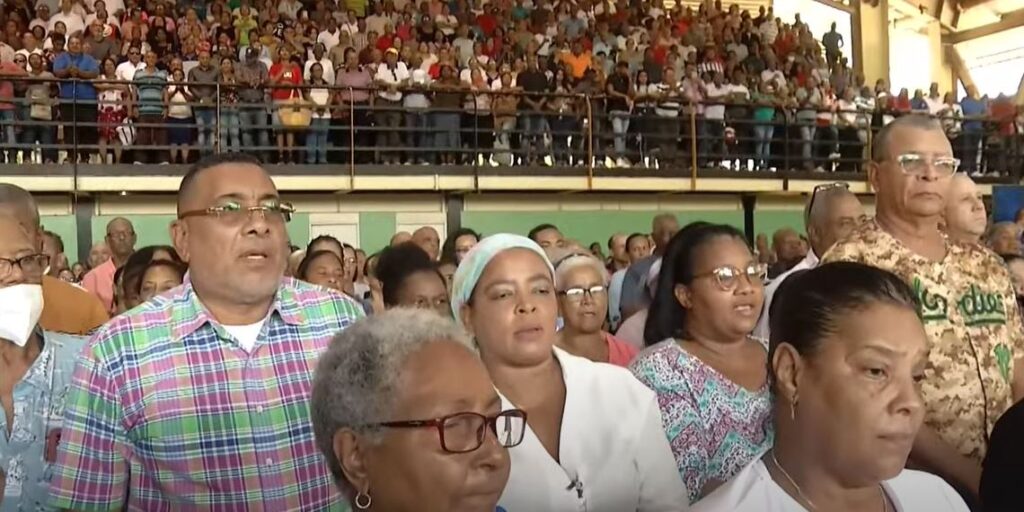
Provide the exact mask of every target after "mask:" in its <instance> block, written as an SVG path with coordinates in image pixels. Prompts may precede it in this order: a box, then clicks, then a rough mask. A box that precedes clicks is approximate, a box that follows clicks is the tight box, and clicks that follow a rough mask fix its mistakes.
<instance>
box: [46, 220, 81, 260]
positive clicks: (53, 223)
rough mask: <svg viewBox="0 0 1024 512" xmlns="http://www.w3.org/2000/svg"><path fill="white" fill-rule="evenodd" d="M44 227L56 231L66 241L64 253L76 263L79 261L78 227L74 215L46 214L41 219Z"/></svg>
mask: <svg viewBox="0 0 1024 512" xmlns="http://www.w3.org/2000/svg"><path fill="white" fill-rule="evenodd" d="M39 220H40V223H41V224H42V225H43V229H45V230H47V231H51V232H53V233H56V234H57V236H59V237H60V239H61V241H62V242H64V254H65V255H66V256H67V257H68V260H69V261H70V262H71V263H72V264H74V263H75V262H76V261H78V228H77V226H76V225H75V216H74V215H44V216H43V217H42V218H40V219H39Z"/></svg>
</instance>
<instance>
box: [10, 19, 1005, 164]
mask: <svg viewBox="0 0 1024 512" xmlns="http://www.w3.org/2000/svg"><path fill="white" fill-rule="evenodd" d="M108 2H109V5H108ZM673 4H674V5H673V6H672V7H671V8H666V7H665V2H663V0H654V1H651V0H636V1H630V2H627V1H625V0H619V1H612V0H599V1H597V0H593V1H592V0H559V1H552V0H515V1H511V0H505V1H492V2H482V1H480V0H459V1H452V2H441V1H436V0H435V1H428V2H421V3H416V2H410V1H408V0H388V1H384V2H379V1H367V0H347V1H345V2H342V3H341V4H338V3H336V1H335V0H323V1H315V2H314V1H307V2H300V1H299V0H266V1H259V2H256V3H255V4H254V3H251V2H250V1H249V0H230V1H227V2H224V1H221V0H218V1H214V2H208V1H200V0H189V1H179V2H166V3H165V2H162V1H159V0H149V1H145V2H140V1H138V0H128V1H127V3H126V2H124V1H123V0H95V1H94V0H60V1H59V4H57V3H56V2H55V0H39V1H38V3H36V4H35V5H32V4H31V3H30V2H29V0H11V1H9V2H5V4H4V7H3V10H2V16H3V17H2V19H0V24H2V26H3V27H4V29H3V31H2V33H0V78H2V81H0V125H2V129H0V136H2V141H3V143H4V145H5V146H6V148H5V149H6V151H2V152H0V154H2V155H3V157H4V158H5V159H6V161H9V162H12V161H13V162H28V161H38V162H56V161H82V162H87V161H92V162H121V161H134V162H139V163H166V162H170V163H185V162H192V161H194V160H195V159H196V158H199V156H201V155H202V154H204V153H210V152H215V151H220V152H226V151H239V150H240V149H241V148H243V147H244V148H246V149H247V150H250V149H253V150H256V151H258V152H259V153H260V154H261V156H263V157H264V160H266V161H276V162H279V163H292V162H294V163H308V164H324V163H343V162H349V161H356V162H359V163H371V162H373V163H381V164H398V163H402V164H418V163H422V164H430V163H435V164H458V163H463V164H466V163H471V162H472V163H475V164H477V165H487V164H490V165H518V164H524V165H585V164H589V165H596V166H615V167H631V166H647V167H660V166H668V165H678V164H681V163H689V162H690V161H691V159H690V155H691V154H692V153H693V151H697V153H698V157H699V163H700V165H702V166H719V165H720V166H723V167H727V168H731V169H750V170H754V169H761V170H774V169H806V170H818V171H825V170H845V171H856V170H858V169H859V167H860V164H861V162H862V160H863V158H862V155H863V152H864V151H865V150H866V147H867V145H868V140H869V138H870V132H877V130H878V129H880V128H881V127H882V126H884V124H886V123H888V122H891V120H892V119H893V118H895V117H898V116H901V115H906V114H909V113H928V114H930V115H933V116H937V117H939V118H941V119H942V120H943V125H944V129H945V131H946V134H947V136H948V137H949V138H950V139H951V140H952V141H954V149H955V150H956V152H957V156H958V157H959V158H961V160H963V162H964V170H965V171H967V172H968V173H972V174H996V175H999V174H1003V175H1006V174H1009V173H1012V172H1016V170H1017V169H1018V168H1019V167H1020V166H1021V165H1022V160H1024V159H1022V158H1021V157H1020V152H1021V151H1020V150H1021V147H1022V146H1024V144H1020V142H1019V139H1020V137H1021V135H1020V134H1021V133H1022V132H1024V130H1022V129H1021V128H1022V126H1024V115H1022V112H1021V109H1019V108H1018V106H1017V105H1016V104H1015V103H1014V101H1013V100H1012V99H1011V98H1008V97H1005V96H1000V97H999V98H993V99H989V98H987V97H981V96H979V94H978V92H977V91H976V90H974V89H973V87H972V88H970V89H969V90H968V94H967V96H966V97H964V98H963V99H962V100H961V101H957V100H956V98H955V97H954V94H953V93H952V92H947V93H945V94H942V93H941V92H940V90H939V86H938V84H932V86H931V88H930V90H929V91H928V92H927V93H925V92H923V91H921V90H918V91H916V92H915V93H914V94H913V95H911V94H910V92H909V91H908V90H907V89H902V90H900V91H898V92H892V91H890V89H889V86H888V85H887V84H886V83H885V82H884V81H883V80H880V81H878V82H877V83H875V84H867V83H865V79H864V77H863V76H859V75H856V74H855V73H854V72H853V71H852V69H851V68H850V66H849V59H848V55H849V51H848V48H847V46H846V44H847V42H845V41H843V39H842V36H841V35H840V34H839V33H838V32H837V31H836V28H835V26H834V25H833V27H832V29H831V30H830V31H829V32H827V33H825V34H822V35H821V37H820V39H819V38H817V37H816V36H815V35H813V34H812V33H811V31H810V29H809V27H808V26H807V24H806V23H803V22H802V21H801V20H800V18H799V16H797V17H796V19H794V20H786V21H783V20H781V19H778V18H776V17H775V16H774V13H773V12H772V9H771V8H768V9H767V10H766V9H764V8H761V9H760V11H759V12H758V13H757V15H754V14H751V13H750V12H747V11H742V12H741V11H740V9H739V8H737V6H735V5H733V6H730V7H728V8H727V9H726V8H723V7H722V5H721V2H720V1H717V2H716V3H715V5H714V7H711V8H707V7H706V6H707V4H701V6H700V8H698V9H697V10H693V9H692V8H690V7H686V8H684V7H683V5H682V4H681V3H678V2H675V3H673ZM54 79H62V80H64V81H63V82H61V83H60V84H59V87H58V86H57V84H56V83H54V82H47V81H46V80H54ZM691 117H693V118H694V119H693V122H692V124H691ZM56 142H61V143H63V144H64V146H62V147H63V148H64V149H63V150H61V151H58V147H57V146H56V145H54V144H55V143H56ZM15 144H18V146H16V145H15ZM36 144H41V145H42V148H41V149H36V148H35V147H34V146H35V145H36ZM15 148H20V149H15ZM126 150H127V151H128V154H125V153H124V151H126Z"/></svg>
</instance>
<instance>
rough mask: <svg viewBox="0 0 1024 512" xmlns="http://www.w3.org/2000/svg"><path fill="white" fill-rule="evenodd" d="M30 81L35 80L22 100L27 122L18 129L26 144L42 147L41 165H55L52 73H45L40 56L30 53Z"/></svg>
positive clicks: (44, 66) (55, 129) (53, 86)
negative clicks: (25, 104) (27, 113)
mask: <svg viewBox="0 0 1024 512" xmlns="http://www.w3.org/2000/svg"><path fill="white" fill-rule="evenodd" d="M28 64H29V72H28V76H29V78H30V79H35V80H38V81H34V82H31V83H30V84H29V86H28V88H27V89H26V90H25V98H26V100H27V101H28V103H29V107H28V112H29V119H28V121H29V122H28V123H26V124H25V125H24V126H23V127H22V137H23V139H24V141H25V143H26V144H39V145H40V146H42V162H43V163H55V162H56V161H57V148H55V147H52V144H53V143H54V141H55V140H56V131H57V128H56V127H55V126H53V124H52V123H53V105H54V102H55V99H54V95H53V91H54V88H55V85H54V82H53V80H54V79H55V77H54V76H53V73H50V72H49V71H47V70H46V65H45V64H43V56H42V55H40V54H38V53H33V54H31V55H29V56H28Z"/></svg>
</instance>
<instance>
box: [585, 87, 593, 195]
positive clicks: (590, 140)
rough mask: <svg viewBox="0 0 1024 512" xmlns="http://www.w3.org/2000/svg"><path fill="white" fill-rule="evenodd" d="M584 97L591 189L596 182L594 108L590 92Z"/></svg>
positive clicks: (588, 181) (588, 173)
mask: <svg viewBox="0 0 1024 512" xmlns="http://www.w3.org/2000/svg"><path fill="white" fill-rule="evenodd" d="M583 99H584V100H585V101H586V104H587V188H588V189H590V188H593V183H594V109H593V106H591V104H590V95H589V94H584V95H583Z"/></svg>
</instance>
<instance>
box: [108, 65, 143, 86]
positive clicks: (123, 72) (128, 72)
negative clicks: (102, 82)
mask: <svg viewBox="0 0 1024 512" xmlns="http://www.w3.org/2000/svg"><path fill="white" fill-rule="evenodd" d="M142 69H146V63H145V62H142V61H141V60H140V61H139V63H138V64H132V61H130V60H126V61H124V62H122V63H120V64H118V65H117V68H116V69H114V76H115V77H117V79H118V80H124V81H125V82H131V81H132V80H134V79H135V72H136V71H139V70H142Z"/></svg>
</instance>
